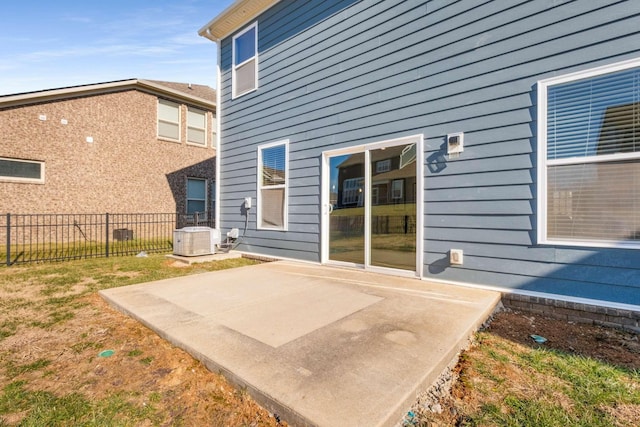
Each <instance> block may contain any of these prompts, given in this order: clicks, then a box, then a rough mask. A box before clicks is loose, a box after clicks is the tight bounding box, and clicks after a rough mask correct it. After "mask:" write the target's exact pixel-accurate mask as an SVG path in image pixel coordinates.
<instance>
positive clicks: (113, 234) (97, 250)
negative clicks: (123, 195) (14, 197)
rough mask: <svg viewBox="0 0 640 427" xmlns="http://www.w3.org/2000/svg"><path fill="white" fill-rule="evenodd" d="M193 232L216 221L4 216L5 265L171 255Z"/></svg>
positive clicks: (0, 220) (169, 216)
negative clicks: (178, 235)
mask: <svg viewBox="0 0 640 427" xmlns="http://www.w3.org/2000/svg"><path fill="white" fill-rule="evenodd" d="M187 226H206V227H215V224H214V219H213V215H212V214H211V213H209V212H205V213H195V214H178V213H121V214H113V213H104V214H6V215H2V216H0V242H2V241H4V242H5V245H4V253H3V250H2V248H0V259H5V260H6V264H7V265H12V264H24V263H33V262H45V261H63V260H70V259H82V258H99V257H109V256H125V255H135V254H139V253H140V252H147V253H153V252H169V251H171V250H172V248H173V230H175V229H178V228H183V227H187Z"/></svg>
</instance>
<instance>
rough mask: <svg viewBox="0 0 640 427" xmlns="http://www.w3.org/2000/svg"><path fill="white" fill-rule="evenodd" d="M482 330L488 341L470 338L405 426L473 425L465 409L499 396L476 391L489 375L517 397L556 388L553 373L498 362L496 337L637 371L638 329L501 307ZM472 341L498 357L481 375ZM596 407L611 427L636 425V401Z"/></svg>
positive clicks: (566, 404) (566, 405)
mask: <svg viewBox="0 0 640 427" xmlns="http://www.w3.org/2000/svg"><path fill="white" fill-rule="evenodd" d="M484 332H486V333H487V334H488V335H489V337H490V338H489V340H490V341H491V344H487V343H480V344H478V343H476V344H474V345H473V346H472V347H471V348H470V349H469V350H468V351H466V352H465V353H463V355H462V356H461V358H460V361H459V363H458V364H457V365H456V366H455V368H454V369H453V370H452V371H451V372H450V373H449V375H448V377H445V379H446V380H448V381H449V382H450V383H451V384H452V385H451V386H450V387H447V388H446V389H445V388H442V389H441V390H436V391H438V393H434V394H433V395H432V396H430V397H431V400H430V401H429V400H427V402H428V404H422V405H418V406H416V407H414V408H413V409H412V410H413V413H412V414H415V420H416V422H415V423H413V424H412V423H405V425H415V426H418V425H419V426H431V427H437V426H462V425H475V424H474V423H473V422H467V420H466V416H465V414H468V413H474V412H475V411H476V410H478V409H479V408H480V407H481V406H483V405H496V406H499V405H500V404H501V400H502V398H503V397H504V396H502V395H501V394H500V393H497V392H496V393H492V392H488V393H487V392H481V391H480V390H483V391H486V390H487V389H491V385H488V386H487V385H485V384H483V382H484V381H486V382H487V383H490V382H491V381H492V380H493V379H494V378H499V379H500V381H503V382H506V383H508V384H509V385H510V390H511V393H513V394H515V395H517V396H521V397H522V398H530V397H536V395H537V394H538V393H544V390H554V389H558V388H559V386H560V383H561V382H562V380H560V379H559V378H557V377H553V376H549V377H546V376H543V375H538V376H535V377H533V376H531V375H530V373H526V372H523V367H522V366H517V364H510V363H498V362H499V361H500V359H501V357H502V354H501V351H500V350H501V349H500V345H496V339H497V338H501V339H504V340H506V342H508V343H511V344H513V343H515V345H518V346H523V348H531V349H535V348H545V349H549V350H557V351H560V352H564V353H568V354H575V355H580V356H584V357H588V358H593V359H596V360H599V361H602V362H605V363H608V364H611V365H614V366H617V367H620V368H623V369H628V370H640V342H639V337H638V334H634V333H630V332H626V331H621V330H616V329H610V328H606V327H600V326H594V325H586V324H576V323H573V322H567V321H562V320H555V319H549V318H544V317H539V316H533V315H530V314H526V313H520V312H514V311H503V312H500V313H497V314H496V315H495V317H494V318H493V320H492V321H491V323H490V324H489V326H488V327H487V328H486V329H485V331H484ZM531 335H538V336H542V337H544V338H546V340H547V341H546V342H545V343H544V344H540V343H536V342H535V341H534V340H533V339H532V338H531ZM491 337H495V338H496V339H492V338H491ZM502 342H503V343H504V342H505V341H502ZM511 344H509V345H511ZM478 345H485V346H486V345H491V346H492V347H491V356H492V357H493V358H495V359H496V361H498V362H496V363H495V364H494V365H492V366H490V367H488V366H487V367H486V369H487V370H488V371H489V372H487V373H485V374H483V375H478V373H477V372H476V370H475V369H477V367H476V368H475V369H474V368H473V367H472V362H471V359H473V358H476V357H477V358H480V359H478V360H481V356H478V354H479V353H480V351H479V347H478ZM449 377H450V378H449ZM554 381H555V383H553V382H554ZM550 382H551V383H552V384H550ZM549 398H551V399H552V400H553V402H554V403H555V404H557V405H558V406H560V407H561V408H563V409H564V410H566V411H569V410H571V409H572V408H571V405H572V402H571V401H569V400H568V399H566V396H564V395H563V394H562V393H556V394H555V395H553V396H549ZM416 408H417V409H416ZM601 410H602V412H605V413H608V414H610V415H611V416H613V417H614V418H615V425H617V426H632V425H637V424H636V423H637V420H638V419H640V405H635V404H619V405H616V406H615V407H603V408H601ZM405 420H406V417H405Z"/></svg>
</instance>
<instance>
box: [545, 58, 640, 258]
mask: <svg viewBox="0 0 640 427" xmlns="http://www.w3.org/2000/svg"><path fill="white" fill-rule="evenodd" d="M538 120H539V124H538V139H539V153H538V156H539V158H538V165H539V175H538V178H539V195H538V196H539V204H538V208H539V211H538V212H539V222H538V234H539V240H540V242H541V243H554V244H568V245H583V246H611V247H632V248H640V60H635V61H626V62H623V63H618V64H614V65H611V66H607V67H600V68H597V69H593V70H589V71H586V72H582V73H575V74H571V75H566V76H561V77H556V78H551V79H547V80H543V81H540V82H539V83H538Z"/></svg>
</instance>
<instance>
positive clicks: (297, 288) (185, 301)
mask: <svg viewBox="0 0 640 427" xmlns="http://www.w3.org/2000/svg"><path fill="white" fill-rule="evenodd" d="M101 294H102V296H103V297H104V298H105V299H106V300H107V301H109V302H110V303H111V304H112V305H113V306H115V307H116V308H118V309H119V310H121V311H123V312H125V313H127V314H129V315H131V316H133V317H134V318H136V319H138V320H139V321H141V322H142V323H144V324H145V325H147V326H148V327H150V328H151V329H153V330H154V331H156V332H157V333H158V334H159V335H161V336H162V337H164V338H165V339H167V340H169V341H170V342H171V343H173V344H174V345H176V346H179V347H181V348H184V349H185V350H187V351H188V352H190V353H191V354H192V355H193V356H194V357H196V358H197V359H199V360H201V361H202V362H203V363H205V364H206V366H207V367H208V368H209V369H211V370H213V371H216V372H222V373H223V374H224V375H225V376H226V377H227V378H228V379H229V380H230V381H231V382H233V383H235V384H236V385H237V386H239V387H246V389H247V391H248V392H249V393H250V394H251V395H252V396H253V397H254V398H255V399H256V400H257V401H258V402H259V403H261V404H262V405H263V406H265V407H266V408H267V409H268V410H270V411H272V412H274V413H277V414H279V415H280V416H281V417H282V418H283V419H284V420H286V421H288V422H289V423H291V424H293V425H319V426H367V427H369V426H383V425H385V426H386V425H394V424H396V423H398V422H400V421H401V418H402V416H403V415H404V414H406V412H407V411H408V409H409V407H410V405H411V404H412V403H413V401H414V399H415V397H416V393H417V392H419V391H421V390H424V389H425V388H427V387H428V386H429V385H431V384H432V383H433V382H434V381H435V380H436V379H437V377H438V376H439V375H440V373H441V372H442V371H443V370H444V369H445V367H446V366H447V365H449V364H450V363H451V361H452V360H454V358H455V357H456V356H457V354H458V352H459V351H460V349H461V348H463V347H464V346H466V344H467V342H468V339H469V337H470V335H471V334H472V333H473V332H474V331H475V330H476V329H477V327H478V326H479V325H480V324H481V323H482V322H484V321H485V320H486V319H487V317H488V316H489V315H490V314H491V312H492V311H493V310H494V308H495V306H496V305H497V304H498V302H499V300H500V294H499V293H498V292H491V291H484V290H479V289H472V288H464V287H458V286H453V285H443V284H434V283H429V282H424V281H420V280H417V279H410V278H400V277H395V276H388V275H382V274H376V273H369V272H363V271H357V270H349V269H340V268H333V267H327V266H318V265H313V264H303V263H295V262H289V261H278V262H272V263H265V264H260V265H255V266H249V267H242V268H237V269H231V270H223V271H217V272H210V273H204V274H199V275H195V276H187V277H182V278H176V279H169V280H163V281H158V282H152V283H144V284H140V285H133V286H127V287H123V288H114V289H108V290H105V291H101Z"/></svg>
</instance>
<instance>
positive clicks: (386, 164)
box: [376, 159, 391, 173]
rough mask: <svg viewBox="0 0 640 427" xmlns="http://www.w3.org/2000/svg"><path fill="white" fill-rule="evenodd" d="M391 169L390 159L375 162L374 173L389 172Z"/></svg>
mask: <svg viewBox="0 0 640 427" xmlns="http://www.w3.org/2000/svg"><path fill="white" fill-rule="evenodd" d="M390 170H391V159H386V160H380V161H379V162H377V163H376V173H382V172H389V171H390Z"/></svg>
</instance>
